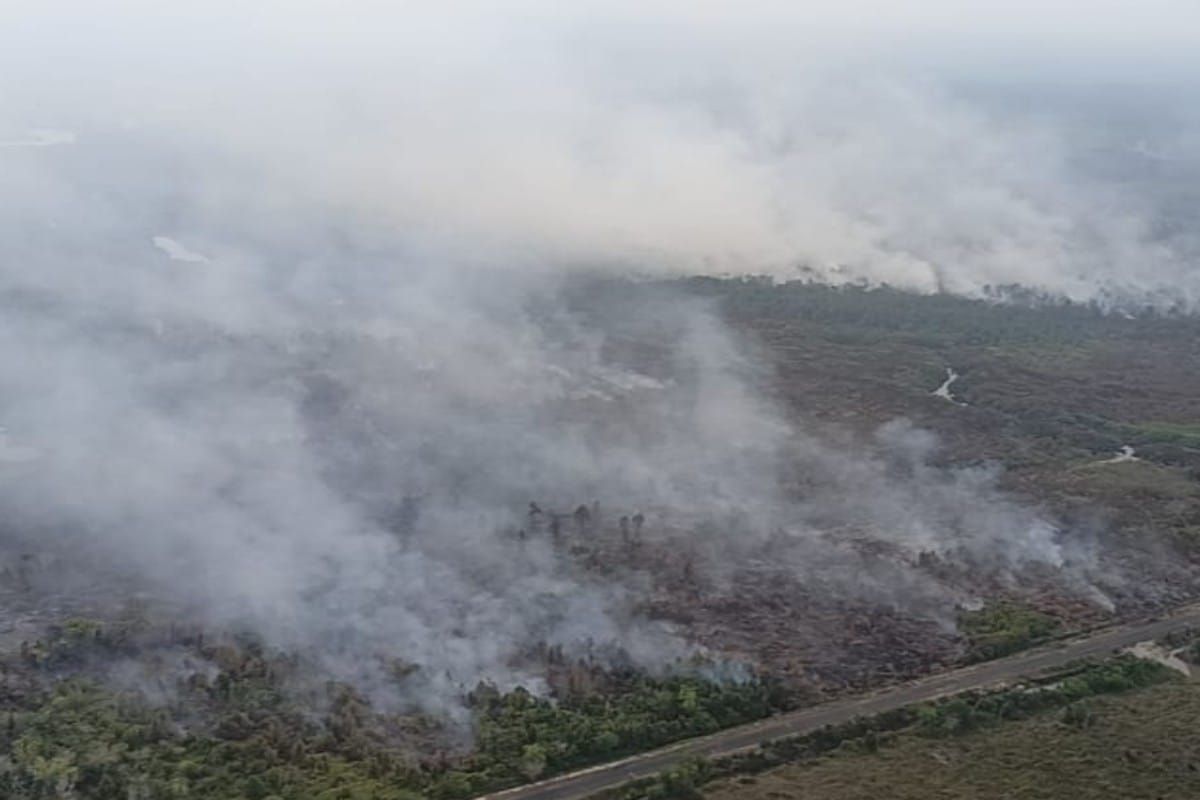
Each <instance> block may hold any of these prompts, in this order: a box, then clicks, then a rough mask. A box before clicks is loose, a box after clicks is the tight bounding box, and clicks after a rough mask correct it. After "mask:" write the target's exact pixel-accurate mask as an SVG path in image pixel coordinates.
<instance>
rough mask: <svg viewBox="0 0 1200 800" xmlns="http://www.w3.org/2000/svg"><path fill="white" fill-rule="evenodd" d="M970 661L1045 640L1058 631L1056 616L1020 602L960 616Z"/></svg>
mask: <svg viewBox="0 0 1200 800" xmlns="http://www.w3.org/2000/svg"><path fill="white" fill-rule="evenodd" d="M958 628H959V630H960V631H962V633H963V634H964V635H965V636H966V637H967V641H968V642H969V647H970V650H969V651H968V654H967V659H968V660H969V661H986V660H989V659H993V658H1001V657H1002V656H1006V655H1009V654H1010V653H1015V652H1017V651H1018V650H1024V649H1026V648H1028V647H1032V646H1033V645H1035V644H1038V643H1040V642H1044V641H1046V640H1047V639H1049V638H1050V637H1052V636H1054V635H1055V634H1056V633H1058V632H1059V630H1060V625H1059V622H1058V620H1057V619H1055V618H1054V617H1052V616H1050V615H1049V614H1044V613H1042V612H1041V611H1037V610H1036V609H1032V608H1029V607H1028V606H1024V605H1021V604H1019V603H1011V602H1001V603H993V604H988V605H986V606H984V607H983V608H982V609H980V610H979V611H964V612H962V614H960V615H959V619H958Z"/></svg>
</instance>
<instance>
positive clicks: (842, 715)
mask: <svg viewBox="0 0 1200 800" xmlns="http://www.w3.org/2000/svg"><path fill="white" fill-rule="evenodd" d="M1187 627H1193V628H1200V605H1191V606H1185V607H1183V608H1180V609H1177V610H1176V611H1174V612H1173V613H1171V614H1169V615H1166V616H1163V617H1161V618H1155V619H1151V620H1143V621H1141V622H1133V623H1128V624H1125V625H1118V626H1115V627H1111V628H1105V629H1103V630H1100V631H1096V632H1093V633H1090V634H1086V635H1083V636H1080V637H1078V638H1074V639H1066V640H1062V641H1059V642H1055V643H1053V644H1049V645H1046V646H1044V647H1039V648H1036V649H1033V650H1027V651H1025V652H1023V653H1018V654H1016V655H1013V656H1009V657H1008V658H1003V659H999V660H996V661H989V662H987V663H984V664H975V665H972V666H970V667H963V668H962V669H956V670H953V671H951V672H943V673H941V674H939V675H933V676H930V677H928V678H923V679H921V680H919V681H913V682H911V683H906V684H903V685H900V686H895V687H893V688H890V689H886V690H883V691H879V692H875V693H873V694H869V695H866V696H862V697H856V698H847V699H844V700H835V701H832V702H829V703H825V704H822V705H818V706H813V707H810V708H805V709H801V710H799V711H793V712H790V713H787V714H780V715H778V716H775V717H770V718H768V719H764V720H761V721H759V722H752V723H750V724H748V725H741V726H738V727H736V728H729V729H727V730H724V731H721V732H720V733H714V734H712V735H711V736H705V737H701V738H698V739H689V740H687V741H684V742H680V743H678V744H674V745H671V746H669V747H664V748H662V749H660V750H651V751H650V752H647V753H643V754H641V755H637V756H633V757H631V758H626V759H623V760H621V761H614V762H612V763H610V764H601V765H600V766H596V767H590V768H588V769H584V770H580V771H578V772H571V773H568V774H566V775H560V776H558V777H556V778H550V779H549V780H545V781H542V782H540V783H533V784H529V785H526V786H520V787H517V788H515V789H508V790H506V791H503V792H496V793H494V794H491V795H485V798H486V800H497V799H499V798H502V799H503V800H578V799H579V798H582V797H587V796H588V795H592V794H595V793H596V792H600V791H603V790H605V789H612V788H615V787H617V786H620V785H621V784H623V783H627V782H629V781H633V780H637V779H639V778H648V777H650V776H652V775H655V774H657V773H659V772H662V771H664V770H666V769H669V768H671V767H673V766H675V765H676V764H678V763H679V762H681V761H683V760H685V759H688V758H693V757H696V756H704V757H709V758H711V757H717V756H725V755H730V754H731V753H735V752H737V751H739V750H747V749H750V748H753V747H755V746H757V745H758V744H759V743H760V742H763V741H765V740H769V739H778V738H781V737H784V736H796V735H800V734H806V733H811V732H812V731H815V730H817V729H818V728H820V727H822V726H823V725H837V724H841V723H844V722H849V721H850V720H852V719H854V717H857V716H870V715H872V714H880V713H882V712H884V711H891V710H893V709H897V708H902V707H903V706H907V705H911V704H913V703H920V702H923V701H926V700H933V699H935V698H938V697H942V696H945V695H949V694H956V693H958V692H963V691H967V690H971V689H988V688H993V687H998V686H1002V685H1003V684H1005V683H1010V682H1012V681H1015V680H1017V679H1019V678H1023V677H1030V676H1033V675H1036V674H1038V673H1039V672H1042V671H1044V670H1046V669H1050V668H1053V667H1061V666H1063V665H1064V664H1067V663H1069V662H1071V661H1075V660H1076V659H1080V658H1087V657H1090V656H1104V655H1109V654H1111V653H1113V652H1114V651H1117V650H1121V649H1123V648H1126V647H1130V646H1132V645H1134V644H1137V643H1138V642H1143V641H1147V640H1151V639H1157V638H1159V637H1161V636H1165V635H1166V634H1168V633H1171V632H1172V631H1178V630H1182V629H1184V628H1187ZM481 800H483V799H481Z"/></svg>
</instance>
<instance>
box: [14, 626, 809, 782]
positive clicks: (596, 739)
mask: <svg viewBox="0 0 1200 800" xmlns="http://www.w3.org/2000/svg"><path fill="white" fill-rule="evenodd" d="M127 635H128V634H127V632H122V631H118V632H106V629H105V627H104V626H101V625H98V624H96V623H93V622H90V621H85V620H76V621H73V622H71V623H70V624H69V625H67V626H64V628H63V629H61V630H60V631H59V632H58V634H57V635H56V636H55V637H53V638H52V639H49V640H47V641H44V642H39V643H37V644H35V645H32V646H29V647H27V648H25V653H24V659H25V662H26V666H32V667H33V668H34V669H35V670H38V671H41V672H48V671H49V670H52V669H57V668H62V667H64V666H65V665H67V664H68V663H69V662H71V661H72V660H79V659H86V658H88V657H89V656H90V655H95V653H96V650H97V649H102V650H105V651H113V650H114V648H115V649H117V650H118V651H119V648H120V647H121V646H122V642H123V641H124V638H123V637H125V636H127ZM218 650H220V652H218ZM205 655H206V657H208V658H211V659H212V660H214V661H216V662H219V663H220V664H221V665H222V668H221V670H220V672H219V673H218V674H216V675H215V676H213V677H212V679H211V680H210V679H207V678H203V677H200V676H192V677H191V678H190V679H189V680H188V681H187V682H186V683H182V684H180V685H177V686H174V687H172V693H171V696H170V697H169V698H168V699H167V700H166V702H165V704H164V705H160V706H158V707H152V706H150V705H148V704H147V703H146V702H145V701H144V699H142V698H141V697H140V696H138V695H135V694H122V693H117V692H113V691H111V690H108V689H105V688H103V687H102V686H100V685H99V684H97V683H95V682H92V681H87V680H67V681H59V682H57V683H56V684H55V685H54V686H53V688H51V689H45V690H36V689H35V690H29V689H28V687H18V686H17V685H16V683H15V682H14V681H10V680H8V678H9V677H14V678H15V676H10V673H9V672H8V671H7V670H6V672H5V678H6V680H5V686H6V687H7V688H8V691H7V692H6V693H5V697H4V702H3V714H4V716H3V717H2V718H0V719H2V720H3V727H2V729H0V752H2V753H3V755H2V756H0V796H2V797H5V798H13V800H18V799H21V800H23V799H24V798H31V799H32V798H58V797H80V798H104V799H105V800H107V799H108V798H113V799H114V800H115V799H116V798H120V800H128V798H213V800H217V799H218V798H219V800H238V799H239V798H245V799H246V800H264V799H265V798H278V799H279V800H291V799H292V798H294V799H295V800H310V799H312V798H316V799H317V800H357V799H358V798H363V799H364V800H365V799H366V798H371V800H389V799H391V800H407V799H408V798H413V797H416V796H428V797H433V798H446V799H447V800H449V799H450V798H461V797H468V796H472V795H475V794H479V793H482V792H485V791H490V790H494V789H497V788H502V787H505V786H510V785H513V784H516V783H520V782H523V781H527V780H531V779H534V778H538V777H541V776H544V775H550V774H553V773H555V772H559V771H562V770H565V769H570V768H572V767H578V766H581V765H584V764H588V763H592V762H595V761H600V760H605V759H609V758H612V757H614V756H618V755H621V754H623V753H630V752H635V751H638V750H642V749H646V748H651V747H654V746H657V745H661V744H665V743H667V742H671V741H674V740H677V739H680V738H683V737H687V736H695V735H699V734H703V733H710V732H712V731H715V730H718V729H719V728H722V727H727V726H730V725H735V724H739V723H742V722H747V721H749V720H752V719H756V718H759V717H762V716H765V715H767V714H769V713H772V712H774V711H777V710H780V709H782V708H786V707H789V706H790V705H791V703H792V702H793V698H792V697H791V696H790V695H789V694H788V693H786V692H784V691H782V690H781V689H779V688H777V687H773V686H771V685H769V684H767V683H762V682H757V681H751V682H746V683H741V684H715V683H712V682H709V681H706V680H702V679H698V678H690V677H670V678H662V679H653V678H648V677H645V676H636V675H626V676H610V678H609V679H610V681H611V684H610V685H609V686H608V688H607V690H606V691H605V692H604V694H602V695H601V694H595V693H579V694H575V695H570V696H567V697H564V698H562V699H561V700H560V701H558V702H554V701H551V700H549V699H546V698H538V697H534V696H532V695H530V694H529V693H527V692H525V691H524V690H521V689H518V690H516V691H513V692H509V693H501V692H499V691H497V690H496V689H494V688H492V687H489V686H480V687H478V688H477V689H476V690H475V691H474V692H472V693H471V694H470V696H469V697H467V698H466V700H467V703H468V706H469V708H470V710H471V713H472V717H473V723H472V724H473V727H474V732H473V736H474V743H473V747H472V751H471V753H470V755H451V754H447V753H444V752H435V753H432V754H429V755H427V756H426V757H425V758H414V757H413V755H412V750H411V749H410V748H406V747H404V746H402V744H401V743H400V742H398V741H397V737H396V730H395V727H396V726H400V725H404V726H406V727H407V731H406V732H407V733H409V734H413V733H414V731H413V727H414V726H417V727H418V728H419V727H420V726H421V725H422V724H424V725H426V726H428V728H429V730H428V731H427V732H430V733H436V731H435V730H434V728H435V727H436V723H434V722H433V721H431V720H425V721H423V720H422V718H420V717H415V718H413V717H405V718H400V717H392V718H389V717H387V716H385V715H380V714H376V713H374V712H372V710H371V709H370V707H369V706H368V704H367V703H366V701H365V700H364V699H363V698H361V697H360V696H359V695H358V694H356V693H355V692H354V691H353V690H352V689H350V688H349V687H345V686H333V685H331V686H329V687H327V694H326V699H325V703H326V706H327V708H326V710H325V712H324V713H323V714H322V715H321V716H320V717H319V718H315V717H314V716H313V715H312V714H311V713H306V712H305V711H304V710H302V708H301V707H300V706H299V705H298V704H296V703H295V702H294V698H293V697H292V694H291V693H290V692H288V691H286V690H285V687H284V685H283V684H284V682H285V681H284V679H283V676H284V675H285V674H286V666H287V665H286V663H283V662H282V661H279V660H277V659H276V658H275V657H273V656H271V655H270V654H267V653H264V652H263V651H262V650H261V649H259V648H257V647H255V646H253V645H252V644H248V645H245V646H243V647H241V648H234V647H230V646H228V645H223V646H221V648H216V647H212V648H211V649H209V650H208V651H207V652H206V653H205ZM14 666H15V665H14ZM18 688H24V689H25V690H24V691H18ZM181 722H182V724H181ZM415 733H420V731H419V730H418V731H415Z"/></svg>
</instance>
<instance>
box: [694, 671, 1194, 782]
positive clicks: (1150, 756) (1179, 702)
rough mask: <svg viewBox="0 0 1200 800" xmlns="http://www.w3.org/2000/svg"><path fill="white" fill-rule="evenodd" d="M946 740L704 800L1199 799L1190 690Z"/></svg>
mask: <svg viewBox="0 0 1200 800" xmlns="http://www.w3.org/2000/svg"><path fill="white" fill-rule="evenodd" d="M1087 709H1089V710H1090V711H1091V712H1092V720H1091V724H1090V725H1086V726H1084V727H1079V726H1077V725H1071V724H1067V722H1065V721H1064V719H1066V716H1065V714H1064V712H1062V711H1056V712H1050V713H1047V714H1045V715H1041V716H1038V717H1035V718H1033V719H1029V720H1025V721H1021V722H1011V723H1005V724H1003V725H1001V726H1000V727H997V728H991V729H987V730H983V731H980V732H977V733H974V734H970V735H966V736H963V737H962V738H958V739H952V740H932V739H926V738H922V737H920V736H917V735H915V734H903V735H901V736H899V737H898V738H897V739H896V740H894V741H893V742H891V743H889V744H887V745H885V746H884V747H882V748H881V749H880V750H879V751H878V752H876V753H869V754H868V753H861V752H854V751H852V750H846V751H842V752H839V753H837V754H834V755H831V756H828V757H825V758H821V759H817V760H814V761H812V762H808V763H803V764H796V765H791V766H786V767H781V768H779V769H777V770H773V771H771V772H768V773H764V774H762V775H759V776H755V777H742V778H734V779H730V780H726V781H721V782H719V783H715V784H712V785H711V786H709V787H707V789H706V791H705V797H706V798H708V800H734V799H735V798H736V799H737V800H790V799H791V798H795V799H796V800H802V799H803V798H820V800H882V799H883V798H887V799H888V800H938V799H939V798H971V800H976V799H978V800H990V799H992V798H994V799H995V800H1001V798H1004V799H1005V800H1008V799H1009V798H1019V799H1020V800H1049V799H1051V798H1053V799H1055V800H1058V799H1059V798H1064V799H1067V798H1069V800H1087V799H1090V798H1119V799H1120V800H1136V799H1138V798H1147V799H1149V798H1171V799H1172V800H1174V799H1175V798H1178V800H1195V798H1200V724H1197V721H1198V720H1200V683H1196V682H1178V683H1168V684H1163V685H1159V686H1155V687H1151V688H1149V689H1144V690H1141V691H1137V692H1132V693H1129V694H1125V695H1120V696H1111V697H1105V698H1099V699H1094V700H1091V701H1089V702H1088V704H1087Z"/></svg>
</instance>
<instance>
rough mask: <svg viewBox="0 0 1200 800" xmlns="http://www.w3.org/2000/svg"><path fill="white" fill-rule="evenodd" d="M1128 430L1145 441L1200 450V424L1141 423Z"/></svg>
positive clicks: (1131, 426)
mask: <svg viewBox="0 0 1200 800" xmlns="http://www.w3.org/2000/svg"><path fill="white" fill-rule="evenodd" d="M1129 428H1130V430H1132V431H1133V432H1134V433H1135V434H1136V435H1138V436H1140V437H1141V438H1143V439H1145V440H1147V441H1151V442H1159V443H1163V444H1176V445H1180V446H1182V447H1194V448H1200V422H1197V423H1176V422H1143V423H1140V424H1137V425H1130V426H1129Z"/></svg>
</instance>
